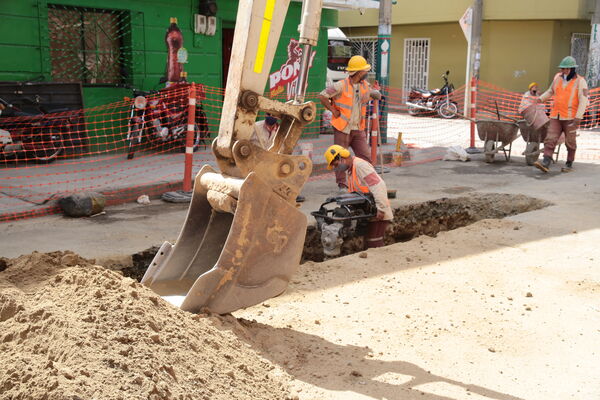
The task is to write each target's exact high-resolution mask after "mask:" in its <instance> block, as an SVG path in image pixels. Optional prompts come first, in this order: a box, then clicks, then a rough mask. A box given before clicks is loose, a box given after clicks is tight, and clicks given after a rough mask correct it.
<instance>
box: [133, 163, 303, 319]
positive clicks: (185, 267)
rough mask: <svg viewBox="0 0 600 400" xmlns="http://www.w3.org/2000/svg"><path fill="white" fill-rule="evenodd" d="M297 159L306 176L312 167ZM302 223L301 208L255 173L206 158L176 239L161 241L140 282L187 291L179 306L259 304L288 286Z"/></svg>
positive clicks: (164, 290) (217, 308) (164, 292)
mask: <svg viewBox="0 0 600 400" xmlns="http://www.w3.org/2000/svg"><path fill="white" fill-rule="evenodd" d="M299 158H303V157H299ZM306 161H307V160H300V162H306ZM303 166H304V171H303V175H304V178H306V177H308V175H309V174H310V168H308V165H307V164H304V165H303ZM307 169H308V170H307ZM228 201H229V202H230V203H231V205H225V206H224V204H227V202H228ZM211 202H212V204H213V205H215V206H216V207H217V208H219V209H220V210H222V211H217V210H216V209H215V208H213V206H212V205H211ZM224 210H230V211H233V212H234V213H233V214H231V213H229V212H224ZM306 225H307V218H306V216H305V215H304V214H303V213H302V212H300V211H299V210H298V209H297V208H296V207H295V206H294V205H293V204H290V202H288V201H286V200H284V199H283V198H282V197H281V196H280V195H278V194H276V193H275V192H274V191H273V190H272V188H270V187H269V186H268V185H267V184H266V183H265V182H264V181H262V180H261V179H260V178H259V177H258V175H257V174H256V173H250V174H249V175H248V177H247V178H246V179H244V180H241V179H237V178H232V177H224V176H223V175H221V174H217V173H215V172H214V170H212V168H211V167H210V166H204V167H203V168H202V170H201V171H200V172H199V173H198V175H197V177H196V180H195V185H194V193H193V196H192V202H191V204H190V208H189V211H188V215H187V218H186V222H185V224H184V226H183V229H182V231H181V233H180V235H179V238H178V239H177V241H176V244H175V245H171V244H170V243H168V242H166V243H165V244H163V246H162V247H161V248H160V250H159V252H158V253H157V254H156V256H155V258H154V260H153V261H152V263H151V264H150V266H149V268H148V270H147V271H146V274H145V275H144V278H143V279H142V283H143V284H145V285H147V286H149V287H150V288H151V289H152V290H154V291H155V292H157V293H158V294H160V295H161V296H185V298H184V300H183V303H181V308H182V309H183V310H186V311H190V312H200V311H203V310H206V311H210V312H214V313H218V314H224V313H228V312H232V311H234V310H237V309H239V308H244V307H248V306H251V305H254V304H258V303H260V302H261V301H264V300H266V299H268V298H271V297H274V296H277V295H279V294H281V293H282V292H283V291H284V290H285V288H286V287H287V285H288V282H289V280H290V279H291V276H292V275H293V274H294V272H295V271H296V269H297V267H298V264H299V263H300V257H301V255H302V249H303V247H304V239H305V235H306Z"/></svg>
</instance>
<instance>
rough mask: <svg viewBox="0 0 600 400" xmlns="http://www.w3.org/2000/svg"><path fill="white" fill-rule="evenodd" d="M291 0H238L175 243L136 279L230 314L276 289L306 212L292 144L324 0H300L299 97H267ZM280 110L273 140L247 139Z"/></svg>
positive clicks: (285, 278)
mask: <svg viewBox="0 0 600 400" xmlns="http://www.w3.org/2000/svg"><path fill="white" fill-rule="evenodd" d="M289 1H290V0H240V2H239V8H238V14H237V19H236V26H235V33H234V39H233V47H232V55H231V61H230V69H229V75H228V76H227V85H226V88H225V99H224V102H223V109H222V112H221V121H220V125H219V134H218V137H217V138H216V140H215V141H214V142H213V153H214V155H215V158H216V160H217V164H218V167H219V169H220V171H216V170H214V169H213V168H212V167H211V166H209V165H204V166H203V167H202V168H201V170H200V171H199V172H198V174H197V175H196V178H195V182H194V192H193V195H192V201H191V203H190V208H189V210H188V213H187V216H186V220H185V222H184V225H183V227H182V230H181V232H180V234H179V237H178V239H177V241H176V242H175V244H171V243H169V242H165V243H164V244H163V245H162V246H161V248H160V250H159V251H158V253H157V254H156V256H155V257H154V260H153V261H152V263H151V264H150V266H149V267H148V270H147V271H146V274H145V275H144V277H143V279H142V283H143V284H145V285H147V286H149V287H150V288H151V289H152V290H154V291H156V292H157V293H159V294H160V295H162V296H180V297H181V298H183V301H182V303H181V308H182V309H184V310H186V311H190V312H200V311H210V312H215V313H220V314H222V313H228V312H232V311H235V310H237V309H240V308H244V307H248V306H251V305H254V304H258V303H260V302H262V301H264V300H266V299H268V298H271V297H274V296H277V295H279V294H281V293H282V292H283V291H284V290H285V289H286V287H287V285H288V282H289V280H290V278H291V276H292V275H293V274H294V272H295V271H296V269H297V268H298V265H299V263H300V257H301V255H302V249H303V247H304V239H305V234H306V225H307V218H306V216H305V215H304V214H303V213H302V212H300V211H299V210H298V209H297V207H296V202H295V199H296V196H297V195H298V194H299V193H300V191H301V190H302V186H303V185H304V183H305V182H306V180H307V179H308V177H309V176H310V173H311V170H312V163H311V161H310V159H309V158H307V157H304V156H294V155H292V151H293V149H294V147H295V145H296V143H297V141H298V139H299V138H300V135H301V134H302V129H303V127H304V126H305V125H306V124H308V123H310V122H312V121H313V120H314V118H315V115H316V108H315V105H314V103H313V102H305V101H304V95H305V90H306V82H307V77H308V67H309V58H310V53H311V51H310V48H311V46H315V45H316V43H317V38H318V33H319V26H320V20H321V9H322V0H304V2H303V5H302V17H301V18H302V19H301V24H300V26H299V32H300V39H299V44H300V45H301V46H302V59H301V67H300V73H299V78H298V79H299V82H298V86H297V87H298V90H297V94H296V96H295V98H294V99H293V100H292V101H290V102H287V103H281V102H278V101H275V100H272V99H269V98H266V97H264V96H263V91H264V87H265V85H266V82H267V79H268V77H269V72H270V70H271V64H272V61H273V57H274V55H275V50H276V48H277V43H278V41H279V36H280V33H281V29H282V27H283V23H284V20H285V16H286V13H287V9H288V6H289ZM261 111H266V112H269V113H271V114H272V115H275V116H278V117H279V118H281V126H280V128H279V130H278V131H277V133H276V136H275V139H274V141H273V144H272V146H271V147H270V148H269V149H262V148H260V147H258V146H256V145H254V144H253V143H251V142H250V138H251V136H252V133H253V129H254V123H255V121H256V117H257V115H258V113H259V112H261Z"/></svg>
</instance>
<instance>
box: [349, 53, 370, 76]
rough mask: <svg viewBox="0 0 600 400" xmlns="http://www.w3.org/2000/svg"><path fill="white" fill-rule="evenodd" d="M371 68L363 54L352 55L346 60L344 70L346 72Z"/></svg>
mask: <svg viewBox="0 0 600 400" xmlns="http://www.w3.org/2000/svg"><path fill="white" fill-rule="evenodd" d="M370 69H371V65H370V64H367V60H365V58H364V57H363V56H352V58H351V59H350V61H348V67H347V68H346V71H348V72H356V71H368V70H370Z"/></svg>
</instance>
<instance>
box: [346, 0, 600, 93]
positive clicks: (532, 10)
mask: <svg viewBox="0 0 600 400" xmlns="http://www.w3.org/2000/svg"><path fill="white" fill-rule="evenodd" d="M472 3H473V2H472V0H428V1H406V0H398V2H397V4H395V5H393V6H392V40H391V42H392V43H391V51H390V55H391V64H390V85H391V86H392V87H397V88H409V87H411V86H418V87H425V86H428V87H430V88H433V87H440V86H441V85H442V81H441V79H440V76H441V74H442V73H443V72H444V71H446V70H447V69H448V70H450V71H451V75H450V80H451V82H453V83H454V85H455V86H456V87H459V86H460V85H462V84H464V82H465V73H466V57H467V40H466V39H465V36H464V34H463V32H462V29H461V27H460V25H459V23H458V21H459V19H460V18H461V17H462V16H463V14H464V12H465V10H466V9H467V8H468V7H469V6H471V5H472ZM483 3H484V10H483V15H484V17H483V28H482V37H481V70H480V79H482V80H484V81H487V82H490V83H493V84H495V85H498V86H501V87H504V88H507V89H510V90H514V91H525V90H526V89H527V85H528V84H529V83H530V82H532V81H537V82H538V83H539V84H540V88H541V89H545V88H546V87H547V86H548V85H549V84H550V81H551V79H552V76H553V75H554V74H555V73H556V71H557V69H556V66H557V65H558V64H559V62H560V60H561V59H562V58H563V57H564V56H567V55H570V54H572V55H574V56H575V57H576V58H577V60H578V62H579V64H585V62H586V59H587V46H588V43H589V34H590V19H591V15H592V12H593V8H594V0H484V1H483ZM377 24H378V10H367V11H366V12H365V14H364V15H361V14H360V13H359V12H358V11H345V12H340V16H339V26H340V28H341V29H342V30H343V31H344V32H345V33H346V35H347V36H348V37H350V38H352V37H360V39H357V41H356V42H357V43H359V45H360V43H363V45H362V46H363V49H364V48H369V46H365V43H366V44H369V40H371V41H372V40H373V38H374V37H376V36H377ZM370 48H373V46H371V47H370ZM363 51H364V50H363ZM358 52H361V50H358ZM584 74H585V72H584Z"/></svg>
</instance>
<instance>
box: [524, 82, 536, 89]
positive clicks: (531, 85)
mask: <svg viewBox="0 0 600 400" xmlns="http://www.w3.org/2000/svg"><path fill="white" fill-rule="evenodd" d="M537 85H538V84H537V82H531V83H530V84H529V86H528V87H527V88H528V89H529V90H531V88H532V87H534V86H537Z"/></svg>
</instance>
